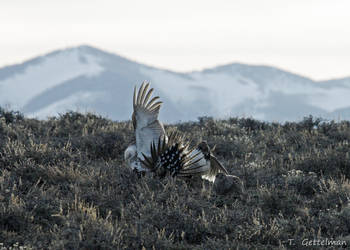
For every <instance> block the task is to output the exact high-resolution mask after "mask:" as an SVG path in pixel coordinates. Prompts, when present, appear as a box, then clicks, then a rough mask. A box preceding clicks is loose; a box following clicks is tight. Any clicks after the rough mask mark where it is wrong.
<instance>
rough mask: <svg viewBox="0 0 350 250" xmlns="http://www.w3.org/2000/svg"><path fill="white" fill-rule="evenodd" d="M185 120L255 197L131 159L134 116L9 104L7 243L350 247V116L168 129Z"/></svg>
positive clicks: (0, 206) (3, 136)
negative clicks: (141, 169)
mask: <svg viewBox="0 0 350 250" xmlns="http://www.w3.org/2000/svg"><path fill="white" fill-rule="evenodd" d="M174 128H176V129H178V130H180V131H182V132H184V133H187V134H188V136H189V137H190V138H192V139H194V141H198V140H199V139H205V140H207V141H208V143H209V145H210V146H213V145H216V151H215V154H216V155H217V157H218V158H219V159H220V161H222V163H223V164H224V165H225V167H226V168H227V169H228V171H229V172H230V173H232V174H234V175H237V176H239V177H240V178H241V179H242V180H243V182H244V183H245V194H244V195H236V194H234V193H229V194H226V195H219V194H217V193H215V191H214V190H213V187H212V184H211V183H208V182H207V181H198V180H196V181H193V182H192V181H188V180H181V179H176V178H164V179H158V178H154V177H152V176H148V175H147V176H144V177H139V176H137V175H136V174H134V173H133V172H132V171H130V170H129V169H128V168H126V167H125V166H123V163H122V157H123V151H124V149H125V148H126V147H127V145H128V143H130V142H131V140H132V137H133V134H132V126H131V123H130V122H113V121H111V120H109V119H105V118H102V117H100V116H95V115H92V114H86V115H82V114H79V113H74V112H70V113H66V114H62V115H61V116H59V117H57V118H51V119H48V120H45V121H39V120H35V119H28V118H23V116H22V115H21V114H19V113H13V112H8V111H5V110H3V109H1V111H0V185H1V188H0V243H2V245H1V246H3V247H8V248H9V247H11V246H14V247H18V248H19V247H21V246H22V247H27V249H29V248H33V249H43V248H49V249H140V248H142V247H144V248H145V249H152V248H155V249H236V248H239V249H242V248H243V249H246V248H259V249H283V248H294V249H301V248H302V247H304V246H305V245H303V244H305V240H314V239H315V240H334V241H336V242H337V244H343V245H344V244H347V245H349V244H350V241H349V240H350V203H349V193H350V182H349V178H350V156H349V149H350V146H349V140H350V123H349V122H339V123H335V122H322V121H320V120H318V119H313V118H312V117H308V118H305V119H304V120H303V121H302V122H299V123H286V124H285V125H283V126H282V125H279V124H277V123H262V122H258V121H256V120H252V119H236V118H230V119H227V120H214V119H212V118H208V117H202V118H200V119H199V120H198V121H197V122H191V123H179V124H176V125H171V126H169V125H168V126H166V129H168V130H169V129H174ZM289 239H293V241H292V243H291V245H290V240H289ZM343 240H344V241H345V242H346V241H347V243H344V242H343ZM306 242H308V241H306ZM320 247H321V248H322V246H311V247H310V249H313V248H314V249H320ZM338 247H339V246H337V247H336V248H338ZM323 248H325V246H323ZM339 248H340V247H339Z"/></svg>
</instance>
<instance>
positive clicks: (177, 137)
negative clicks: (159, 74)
mask: <svg viewBox="0 0 350 250" xmlns="http://www.w3.org/2000/svg"><path fill="white" fill-rule="evenodd" d="M148 89H149V83H147V84H146V83H145V82H143V83H142V85H141V87H140V89H139V91H138V92H137V91H136V87H135V88H134V97H133V109H134V111H133V114H132V123H133V127H134V132H135V137H136V143H135V144H132V145H130V146H129V147H128V148H127V149H126V150H125V152H124V159H125V162H126V163H127V165H128V166H130V167H131V168H132V169H133V170H137V171H141V172H149V171H150V172H153V173H156V174H157V175H159V176H165V175H166V174H169V175H171V176H179V177H189V176H201V177H202V178H203V179H207V180H209V181H212V182H214V180H215V176H216V174H217V173H224V174H228V172H227V170H226V169H225V168H224V166H223V165H222V164H221V163H220V162H219V161H218V160H217V158H216V157H215V156H214V155H213V153H212V151H211V150H210V148H209V146H208V144H207V142H206V141H202V142H201V143H199V144H198V145H197V146H196V147H190V142H188V141H187V140H186V138H185V136H183V135H181V134H180V133H179V132H172V133H171V134H170V135H169V137H167V135H166V133H165V130H164V127H163V124H162V123H161V122H160V121H159V120H158V114H159V110H160V107H161V104H162V102H161V101H157V102H156V100H158V99H159V97H158V96H156V97H153V98H152V99H151V100H150V101H149V99H150V97H151V95H152V92H153V88H152V89H150V90H148Z"/></svg>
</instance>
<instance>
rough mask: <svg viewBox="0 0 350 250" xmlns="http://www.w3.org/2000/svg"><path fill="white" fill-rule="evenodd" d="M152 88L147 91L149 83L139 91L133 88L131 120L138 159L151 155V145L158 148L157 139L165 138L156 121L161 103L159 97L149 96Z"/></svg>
mask: <svg viewBox="0 0 350 250" xmlns="http://www.w3.org/2000/svg"><path fill="white" fill-rule="evenodd" d="M152 93H153V88H151V89H149V83H146V82H143V83H142V85H141V87H140V88H139V90H138V91H137V88H136V87H135V88H134V96H133V108H134V112H133V115H132V120H133V124H134V129H135V135H136V148H137V152H138V156H139V157H141V158H142V157H143V154H144V155H146V156H150V155H151V144H152V143H153V142H154V143H155V145H154V146H155V147H156V148H157V146H158V139H159V138H161V137H162V138H163V137H164V136H165V130H164V127H163V124H162V123H161V122H160V121H159V120H158V115H159V110H160V108H161V104H162V102H161V101H157V100H158V99H159V96H155V97H153V98H152V99H151V100H150V98H151V95H152Z"/></svg>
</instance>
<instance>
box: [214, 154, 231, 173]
mask: <svg viewBox="0 0 350 250" xmlns="http://www.w3.org/2000/svg"><path fill="white" fill-rule="evenodd" d="M218 173H224V174H229V173H228V171H227V170H226V168H225V167H224V166H223V165H222V164H221V163H220V162H219V161H218V159H216V157H215V156H214V155H213V154H210V173H209V174H213V175H214V176H215V175H216V174H218Z"/></svg>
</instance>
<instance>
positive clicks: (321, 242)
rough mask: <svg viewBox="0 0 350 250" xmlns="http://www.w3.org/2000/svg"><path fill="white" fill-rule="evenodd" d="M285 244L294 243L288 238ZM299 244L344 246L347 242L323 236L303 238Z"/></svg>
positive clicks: (306, 245) (291, 244)
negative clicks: (320, 237) (319, 237)
mask: <svg viewBox="0 0 350 250" xmlns="http://www.w3.org/2000/svg"><path fill="white" fill-rule="evenodd" d="M287 244H289V245H290V246H293V245H295V244H296V243H295V241H294V239H288V241H287ZM301 245H302V246H305V247H308V246H343V247H346V246H347V245H348V244H347V242H346V241H345V240H334V239H332V238H330V239H328V238H324V239H303V240H302V241H301Z"/></svg>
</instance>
